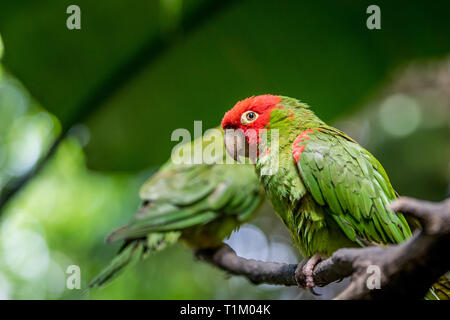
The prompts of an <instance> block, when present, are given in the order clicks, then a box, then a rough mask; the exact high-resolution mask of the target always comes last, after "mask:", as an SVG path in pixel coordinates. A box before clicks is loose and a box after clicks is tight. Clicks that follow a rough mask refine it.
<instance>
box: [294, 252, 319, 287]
mask: <svg viewBox="0 0 450 320" xmlns="http://www.w3.org/2000/svg"><path fill="white" fill-rule="evenodd" d="M321 260H322V257H321V256H320V255H319V254H318V253H316V254H314V255H313V256H312V257H311V258H309V259H308V258H306V259H303V260H302V261H301V262H300V263H299V264H298V266H297V269H296V270H295V280H296V281H297V284H298V286H299V287H300V288H302V289H306V288H308V289H310V290H311V292H312V293H313V294H316V293H315V292H314V291H313V290H312V288H314V287H315V286H316V285H315V283H314V278H313V273H314V267H315V266H316V265H317V264H318V263H319V262H320V261H321Z"/></svg>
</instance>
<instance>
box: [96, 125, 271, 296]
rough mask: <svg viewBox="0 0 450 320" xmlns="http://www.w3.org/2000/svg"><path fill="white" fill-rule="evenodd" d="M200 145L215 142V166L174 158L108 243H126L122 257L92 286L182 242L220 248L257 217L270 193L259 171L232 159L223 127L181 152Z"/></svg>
mask: <svg viewBox="0 0 450 320" xmlns="http://www.w3.org/2000/svg"><path fill="white" fill-rule="evenodd" d="M214 130H215V131H214ZM208 132H209V133H208ZM202 138H203V139H202ZM200 139H202V140H200ZM196 143H200V144H201V150H205V149H208V148H209V150H211V147H214V144H215V145H216V146H218V147H219V148H218V149H217V150H216V151H215V152H213V153H212V157H211V158H210V159H209V162H208V163H209V164H207V163H205V162H202V163H200V164H194V163H193V162H194V161H190V162H188V163H181V164H180V163H179V162H177V163H179V164H175V163H174V161H173V157H171V158H170V159H169V160H168V161H167V162H166V163H165V164H164V165H163V166H162V167H161V168H160V169H159V171H158V172H156V173H155V174H154V175H153V176H152V177H151V178H150V179H149V180H148V181H147V182H146V183H145V184H144V185H143V186H142V188H141V190H140V197H141V199H142V200H143V204H142V207H141V209H140V210H139V211H138V212H137V213H136V214H135V215H134V216H133V219H132V221H131V222H130V223H129V224H128V225H125V226H123V227H121V228H119V229H117V230H116V231H114V232H112V233H111V234H110V235H109V236H108V237H107V239H106V241H107V242H108V243H111V242H115V241H124V243H123V245H122V247H121V249H120V251H119V253H118V254H117V256H116V257H115V258H114V259H113V261H112V262H111V264H110V265H109V266H108V267H107V268H106V269H104V270H103V271H102V272H101V273H100V274H99V275H98V276H97V277H95V278H94V279H93V280H92V281H91V282H90V283H89V285H88V288H91V287H95V286H98V287H101V286H103V285H104V284H106V283H108V282H109V281H110V280H112V279H113V278H114V277H115V276H116V275H117V274H118V273H119V271H121V270H123V268H124V267H125V266H127V265H129V264H130V262H134V261H138V260H140V259H141V258H145V257H147V256H148V255H149V254H150V253H152V252H154V251H159V250H162V249H164V248H166V247H167V246H168V245H170V244H173V243H175V242H177V241H178V240H182V241H183V242H184V243H186V244H187V245H188V246H189V247H191V248H193V249H208V248H216V247H219V246H221V245H222V241H223V240H224V239H226V238H228V237H229V236H230V234H231V233H232V231H233V230H236V229H238V228H239V226H240V225H241V224H243V223H245V222H247V221H248V220H249V219H251V218H252V217H253V216H254V213H255V212H256V211H257V209H258V208H259V207H260V204H261V203H262V201H263V199H264V191H263V188H262V187H261V185H260V183H259V181H258V178H257V176H256V174H255V171H254V169H253V167H252V166H251V165H248V164H237V163H236V162H235V161H234V160H233V159H231V158H230V157H229V156H228V154H227V152H226V150H225V148H224V142H223V131H222V129H220V127H219V128H218V129H213V130H208V131H206V133H205V135H204V136H203V137H201V138H198V139H196V140H194V141H193V142H191V143H185V144H183V145H182V146H181V147H180V149H179V152H180V154H181V155H186V154H188V155H189V158H190V155H191V151H192V150H193V148H195V144H196ZM172 155H173V153H172ZM227 161H228V162H227ZM218 163H224V164H218ZM226 163H232V164H226Z"/></svg>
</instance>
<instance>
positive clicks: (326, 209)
mask: <svg viewBox="0 0 450 320" xmlns="http://www.w3.org/2000/svg"><path fill="white" fill-rule="evenodd" d="M222 128H223V129H224V130H225V144H226V149H227V151H228V152H229V153H230V155H232V156H233V157H234V158H235V159H238V158H239V156H246V157H249V158H250V159H251V161H252V163H253V164H254V165H255V168H256V172H257V175H258V176H259V180H260V182H261V183H262V185H263V186H264V189H265V191H266V195H267V197H268V198H269V200H270V201H271V203H272V205H273V208H274V209H275V211H276V212H277V214H278V215H279V216H280V218H281V219H282V220H283V222H284V224H285V225H286V226H287V228H288V229H289V231H290V233H291V235H292V237H293V240H294V242H295V244H296V245H297V246H298V248H299V249H300V252H301V254H302V255H303V256H304V257H306V258H309V260H308V261H307V262H306V263H305V264H304V265H302V264H300V265H299V266H301V267H300V268H301V270H297V272H296V274H297V281H298V282H299V285H300V286H301V287H308V288H312V287H314V281H313V278H312V272H313V270H314V266H315V264H317V263H318V262H319V261H320V260H321V259H323V258H324V257H327V256H330V255H331V254H332V253H333V252H334V251H336V250H337V249H339V248H343V247H361V246H367V245H383V244H390V243H399V242H402V241H404V240H405V239H406V238H408V237H411V227H412V225H410V224H408V222H407V220H406V219H405V217H404V216H403V215H402V214H401V213H395V212H393V211H391V210H389V209H388V205H389V203H390V202H391V201H392V200H394V199H396V198H397V193H396V192H395V191H394V189H393V187H392V185H391V183H390V181H389V178H388V176H387V174H386V172H385V170H384V169H383V167H382V166H381V164H380V163H379V162H378V161H377V159H375V157H374V156H373V155H372V154H370V153H369V152H368V151H367V150H365V149H364V148H363V147H361V146H360V145H359V144H358V143H357V142H356V141H354V140H353V139H352V138H350V137H349V136H347V135H346V134H345V133H344V132H342V131H340V130H339V129H336V128H333V127H331V126H329V125H327V124H326V123H324V122H323V121H322V120H320V119H319V118H318V117H317V116H316V115H315V114H314V113H313V112H312V111H311V109H310V108H309V106H308V105H307V104H305V103H302V102H300V101H299V100H296V99H293V98H289V97H284V96H275V95H261V96H254V97H250V98H247V99H245V100H242V101H240V102H238V103H237V104H236V105H235V106H234V107H233V108H232V109H231V110H230V111H228V112H227V113H226V114H225V116H224V118H223V120H222ZM263 129H265V130H263ZM236 133H240V134H241V136H242V137H243V139H242V140H239V139H236ZM264 137H266V138H264ZM238 141H241V142H240V143H238ZM242 141H243V142H242ZM248 150H255V152H253V153H250V154H249V152H248ZM274 168H275V170H274ZM264 172H265V173H266V174H265V173H264ZM267 173H268V174H267ZM300 272H301V274H303V276H304V277H305V278H306V281H303V279H304V278H303V277H300V276H298V275H299V274H300ZM441 280H443V281H444V282H446V283H444V284H443V286H438V284H436V288H438V287H439V289H436V290H432V292H431V293H432V294H433V295H434V297H435V298H437V297H439V298H447V297H448V294H449V293H450V291H449V290H447V289H445V286H447V288H448V284H449V282H448V280H447V279H446V278H445V277H443V278H442V279H440V281H439V283H442V281H441Z"/></svg>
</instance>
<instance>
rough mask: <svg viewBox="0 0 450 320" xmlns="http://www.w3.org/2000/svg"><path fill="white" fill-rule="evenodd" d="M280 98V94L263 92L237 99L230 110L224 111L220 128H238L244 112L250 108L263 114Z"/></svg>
mask: <svg viewBox="0 0 450 320" xmlns="http://www.w3.org/2000/svg"><path fill="white" fill-rule="evenodd" d="M281 100H282V98H281V97H280V96H274V95H271V94H264V95H260V96H253V97H250V98H247V99H244V100H242V101H239V102H238V103H236V104H235V106H234V107H233V108H232V109H231V110H230V111H228V112H227V113H225V116H224V117H223V120H222V128H224V129H225V128H230V127H231V128H238V127H240V125H241V115H242V114H243V113H244V112H246V111H249V110H251V111H255V112H257V113H258V114H264V113H267V111H270V110H272V109H273V108H275V107H276V106H277V104H278V103H280V102H281ZM267 116H268V115H267Z"/></svg>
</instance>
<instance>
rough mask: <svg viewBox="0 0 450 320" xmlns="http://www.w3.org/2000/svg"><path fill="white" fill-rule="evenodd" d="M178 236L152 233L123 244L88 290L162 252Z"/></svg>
mask: <svg viewBox="0 0 450 320" xmlns="http://www.w3.org/2000/svg"><path fill="white" fill-rule="evenodd" d="M179 236H180V233H179V232H166V233H152V234H150V235H148V236H147V237H146V238H141V239H136V240H131V241H127V242H125V243H124V245H123V246H122V248H121V249H120V250H119V253H118V254H117V256H116V257H115V258H114V259H113V260H112V261H111V263H110V264H109V266H107V267H106V268H105V269H103V270H102V271H101V272H100V273H99V274H98V275H97V276H96V277H95V278H94V279H93V280H92V281H91V282H90V283H89V284H88V289H90V288H94V287H99V288H101V287H103V286H105V285H106V284H108V283H110V282H111V281H112V280H114V279H115V278H116V277H117V276H118V275H120V274H121V273H122V272H123V271H125V270H126V269H127V268H128V267H130V266H132V265H134V263H136V262H137V261H139V260H141V259H145V258H147V257H148V256H149V254H150V253H151V252H154V251H159V250H162V249H164V248H166V247H167V246H168V245H170V244H173V243H175V242H176V241H177V240H178V238H179Z"/></svg>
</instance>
